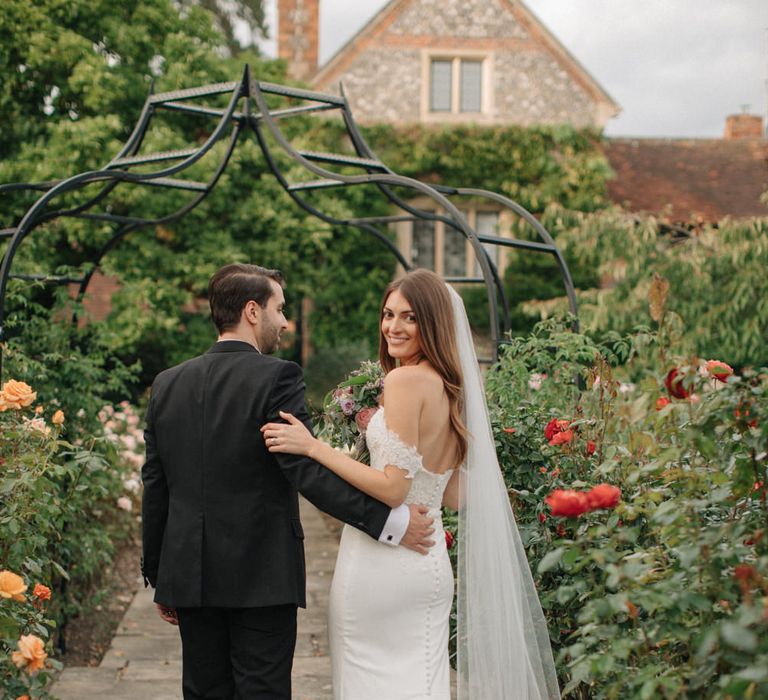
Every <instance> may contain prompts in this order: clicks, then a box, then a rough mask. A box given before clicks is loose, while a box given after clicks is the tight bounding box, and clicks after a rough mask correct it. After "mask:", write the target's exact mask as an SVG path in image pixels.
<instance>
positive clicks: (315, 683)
mask: <svg viewBox="0 0 768 700" xmlns="http://www.w3.org/2000/svg"><path fill="white" fill-rule="evenodd" d="M326 517H327V516H323V515H321V514H320V512H319V511H318V510H317V509H316V508H315V507H314V506H312V505H311V504H310V503H308V502H306V501H304V500H302V503H301V518H302V522H303V525H304V532H305V536H306V538H305V544H306V560H307V604H308V605H309V609H308V610H299V614H298V637H297V640H296V654H295V656H294V662H293V678H292V682H293V698H294V700H331V699H332V687H331V661H330V658H329V657H328V633H327V625H326V616H327V604H328V594H329V591H330V587H331V578H332V576H333V565H334V563H335V562H336V553H337V552H338V539H339V536H338V531H337V529H336V528H329V527H327V525H326V520H325V518H326ZM51 692H52V694H53V695H54V697H56V698H58V699H59V700H103V699H104V698H109V700H137V699H141V700H181V698H182V693H181V641H180V640H179V633H178V629H177V628H176V627H173V626H172V625H169V624H168V623H166V622H163V621H162V620H161V619H160V617H159V615H158V614H157V611H156V609H155V605H154V602H153V601H152V590H151V589H145V588H143V587H140V588H139V590H138V591H137V593H136V595H135V596H134V599H133V601H132V602H131V604H130V606H129V607H128V609H127V610H126V612H125V615H124V617H123V619H122V621H121V622H120V624H119V626H118V628H117V631H116V633H115V636H114V638H113V639H112V644H111V645H110V648H109V650H108V651H107V653H106V654H105V655H104V658H103V659H102V661H101V664H100V665H99V666H97V667H95V668H94V667H87V666H71V667H67V668H65V669H64V670H63V671H62V672H61V673H60V674H59V676H58V678H57V679H56V682H55V683H54V684H53V686H52V688H51Z"/></svg>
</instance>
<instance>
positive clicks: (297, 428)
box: [261, 411, 316, 455]
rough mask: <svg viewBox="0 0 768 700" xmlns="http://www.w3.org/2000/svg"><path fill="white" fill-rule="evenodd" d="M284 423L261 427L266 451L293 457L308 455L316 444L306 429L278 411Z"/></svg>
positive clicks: (291, 416) (296, 419) (292, 417)
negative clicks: (283, 453) (284, 453)
mask: <svg viewBox="0 0 768 700" xmlns="http://www.w3.org/2000/svg"><path fill="white" fill-rule="evenodd" d="M280 417H281V418H282V419H283V420H284V421H286V422H285V423H267V424H266V425H263V426H262V427H261V433H262V435H263V436H264V441H265V442H266V445H267V449H268V450H269V451H270V452H288V453H290V454H295V455H309V453H310V451H311V450H312V446H313V445H314V443H315V442H316V439H315V437H314V436H313V435H312V433H311V432H309V430H307V427H306V426H305V425H304V423H302V422H301V421H300V420H299V419H298V418H296V416H294V415H292V414H290V413H286V412H285V411H280Z"/></svg>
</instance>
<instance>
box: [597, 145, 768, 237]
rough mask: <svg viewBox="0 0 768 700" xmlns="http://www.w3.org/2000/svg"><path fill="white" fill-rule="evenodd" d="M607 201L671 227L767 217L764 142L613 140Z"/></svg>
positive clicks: (767, 175) (767, 164)
mask: <svg viewBox="0 0 768 700" xmlns="http://www.w3.org/2000/svg"><path fill="white" fill-rule="evenodd" d="M605 153H606V156H607V157H608V160H609V162H610V164H611V168H612V169H613V171H614V173H615V177H613V178H612V179H611V180H609V182H608V196H609V198H610V199H611V200H612V201H613V202H616V203H617V204H621V205H624V206H625V207H626V208H627V209H629V210H630V211H636V212H649V213H653V214H658V215H661V216H663V218H664V219H666V220H668V221H670V222H691V221H697V220H702V221H708V222H715V221H719V220H720V219H722V218H724V217H725V216H732V217H739V218H740V217H750V216H768V206H766V205H765V204H763V203H762V202H761V201H760V196H761V195H762V193H763V192H765V191H766V189H768V140H766V139H737V140H725V139H609V140H608V141H607V142H606V144H605Z"/></svg>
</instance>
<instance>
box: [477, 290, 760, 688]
mask: <svg viewBox="0 0 768 700" xmlns="http://www.w3.org/2000/svg"><path fill="white" fill-rule="evenodd" d="M667 288H668V287H666V286H665V285H664V281H663V280H661V279H660V278H657V279H656V280H655V282H654V283H653V285H652V291H651V302H652V304H651V309H652V311H651V313H652V316H653V318H654V319H656V323H655V325H654V327H653V329H652V330H649V329H640V330H638V331H635V332H633V333H631V334H629V335H628V336H624V337H622V336H618V335H611V336H610V337H608V338H607V340H606V341H605V342H603V343H597V342H595V341H594V340H591V339H590V338H588V337H587V336H584V335H579V334H573V333H571V332H570V331H568V330H567V325H566V322H565V321H562V322H558V321H554V320H550V321H548V322H546V323H543V324H540V325H538V326H537V328H536V330H535V332H534V333H533V334H532V335H531V336H529V337H527V338H521V339H513V340H512V341H511V344H510V345H508V346H507V347H506V349H505V351H504V352H503V355H502V357H501V359H500V361H499V363H498V365H496V366H495V367H494V368H492V370H491V371H489V373H488V376H487V392H488V397H489V406H490V407H491V410H492V420H493V423H494V431H495V435H496V440H497V445H498V450H499V457H500V461H501V463H502V468H503V470H504V473H505V479H506V481H507V484H508V485H509V487H510V495H511V498H512V501H513V506H514V509H515V514H516V517H517V519H518V525H519V527H520V531H521V536H522V538H523V541H524V544H525V546H526V548H527V551H528V554H529V559H530V562H531V565H532V568H533V571H534V574H535V577H536V578H537V583H538V586H539V594H540V597H541V601H542V605H543V607H544V609H545V611H546V613H547V616H548V618H549V620H550V634H551V637H552V642H553V647H554V649H555V651H556V654H557V660H558V666H559V671H560V674H561V680H562V683H563V686H564V694H565V696H566V697H579V698H606V699H607V698H622V699H635V698H637V699H641V698H681V697H690V698H694V697H695V698H729V697H732V698H736V697H764V696H767V695H768V665H767V664H766V659H768V538H766V526H768V507H767V505H766V486H765V485H766V483H767V482H766V479H767V476H768V475H767V474H766V465H767V461H766V456H767V455H768V398H767V396H766V390H767V389H768V371H766V370H762V371H760V372H758V371H754V370H748V369H746V370H743V371H741V372H740V373H733V374H729V373H728V370H727V369H724V368H723V366H722V364H708V363H707V362H706V361H705V360H703V359H701V358H698V357H696V356H694V355H687V356H682V355H678V354H676V353H675V351H674V349H673V348H672V347H670V345H669V339H670V336H669V335H668V334H666V335H665V333H664V327H665V324H668V323H669V319H668V318H667V314H668V312H667V311H666V307H667V304H668V302H670V301H671V300H668V299H667V293H666V289H667ZM717 359H719V358H717ZM673 368H676V369H677V375H676V380H677V379H679V381H680V382H681V383H682V386H683V387H684V388H685V389H686V392H684V393H687V394H688V395H687V397H686V398H675V396H674V395H670V393H669V389H668V387H667V386H666V384H665V379H666V377H667V376H668V373H669V370H671V369H673ZM542 375H545V376H543V377H542ZM575 375H578V377H579V378H580V380H581V384H579V382H575V381H572V379H573V377H574V376H575ZM718 375H719V376H718ZM553 420H554V421H555V422H554V423H551V422H552V421H553ZM558 421H560V422H559V423H558ZM548 426H549V429H547V428H548ZM545 431H546V433H545ZM567 432H569V433H570V435H569V436H566V437H562V435H563V434H564V433H567ZM558 435H561V437H559V438H558ZM602 483H608V484H610V485H612V486H614V487H616V488H618V489H619V490H620V492H621V500H620V502H619V503H618V504H617V505H615V507H613V508H609V509H605V508H603V509H598V510H589V509H578V508H577V509H576V510H575V511H573V512H574V513H579V512H580V513H581V514H580V515H575V516H574V517H555V516H554V515H553V513H552V511H551V509H550V508H549V507H548V506H547V504H546V500H545V499H549V502H550V503H551V504H552V505H557V506H558V507H560V506H561V505H562V504H561V503H560V502H559V500H558V499H559V498H560V497H561V494H554V495H555V497H554V498H552V496H553V493H554V492H556V491H571V492H576V494H577V495H576V496H574V498H579V497H578V494H579V493H582V494H583V493H584V492H587V491H589V490H590V489H593V488H594V487H595V486H597V485H598V484H602Z"/></svg>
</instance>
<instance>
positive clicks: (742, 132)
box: [723, 114, 763, 139]
mask: <svg viewBox="0 0 768 700" xmlns="http://www.w3.org/2000/svg"><path fill="white" fill-rule="evenodd" d="M723 138H724V139H761V138H763V118H762V117H761V116H759V115H757V114H731V115H730V116H729V117H727V118H726V120H725V133H724V134H723Z"/></svg>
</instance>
